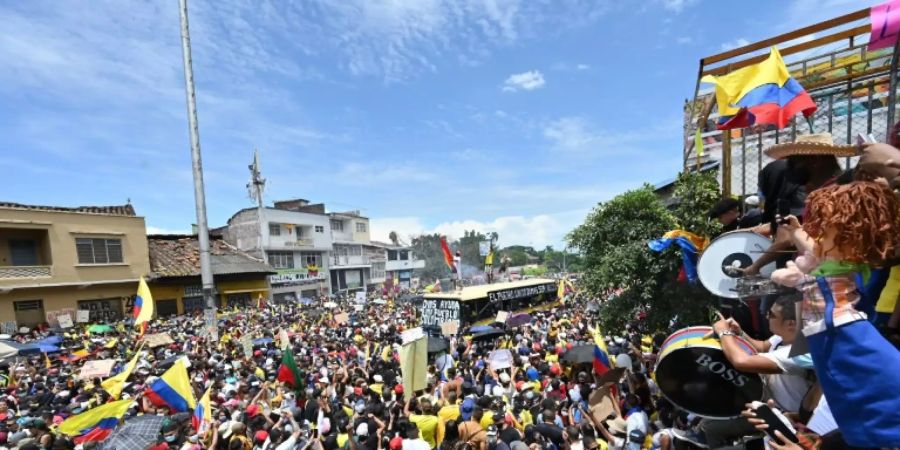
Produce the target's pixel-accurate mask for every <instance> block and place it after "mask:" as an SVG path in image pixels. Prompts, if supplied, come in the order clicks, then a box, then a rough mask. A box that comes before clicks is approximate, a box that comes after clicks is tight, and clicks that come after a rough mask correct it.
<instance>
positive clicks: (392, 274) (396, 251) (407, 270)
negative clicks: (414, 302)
mask: <svg viewBox="0 0 900 450" xmlns="http://www.w3.org/2000/svg"><path fill="white" fill-rule="evenodd" d="M372 246H374V247H378V248H381V249H382V251H384V252H385V253H386V256H387V261H386V262H385V267H384V270H385V279H390V280H395V282H396V283H397V284H398V285H399V286H400V287H401V288H404V289H410V288H412V287H414V286H412V279H413V276H412V275H413V270H415V269H422V268H424V267H425V261H424V260H421V259H416V257H415V254H414V253H413V251H412V248H411V247H409V246H405V245H397V244H388V243H384V242H375V241H373V242H372Z"/></svg>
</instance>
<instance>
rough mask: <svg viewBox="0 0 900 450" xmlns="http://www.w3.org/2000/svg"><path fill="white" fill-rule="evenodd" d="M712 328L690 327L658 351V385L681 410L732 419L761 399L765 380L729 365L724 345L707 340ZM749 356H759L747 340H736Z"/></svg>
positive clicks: (709, 416)
mask: <svg viewBox="0 0 900 450" xmlns="http://www.w3.org/2000/svg"><path fill="white" fill-rule="evenodd" d="M711 332H712V328H711V327H690V328H685V329H682V330H679V331H676V332H675V333H674V334H672V335H671V336H669V337H668V339H666V341H665V342H663V345H662V347H661V348H660V351H659V362H658V363H657V364H656V372H655V375H656V384H657V385H658V386H659V390H660V391H661V392H662V393H663V395H664V396H665V397H666V398H667V399H669V401H670V402H672V403H674V404H675V405H677V406H678V407H680V408H682V409H684V410H686V411H688V412H691V413H694V414H696V415H698V416H701V417H707V418H711V419H730V418H733V417H737V416H739V415H740V414H741V411H742V410H743V409H744V405H745V404H746V403H750V402H752V401H754V400H760V399H762V394H763V385H762V380H761V379H760V377H759V375H757V374H749V373H744V372H740V371H738V370H737V369H735V368H734V366H732V365H731V363H730V362H728V359H726V358H725V353H723V352H722V345H721V343H719V341H718V340H716V339H714V338H706V337H705V336H707V335H708V334H710V333H711ZM735 338H736V339H737V341H738V343H739V344H740V346H741V348H742V349H743V350H744V351H746V352H747V353H748V354H751V355H752V354H756V351H755V350H754V349H753V346H751V345H750V344H749V343H748V342H747V341H745V340H744V339H741V338H739V337H736V336H735Z"/></svg>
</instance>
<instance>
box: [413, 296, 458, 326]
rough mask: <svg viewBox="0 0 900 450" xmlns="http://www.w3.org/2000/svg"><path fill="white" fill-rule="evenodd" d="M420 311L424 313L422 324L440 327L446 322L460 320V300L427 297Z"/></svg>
mask: <svg viewBox="0 0 900 450" xmlns="http://www.w3.org/2000/svg"><path fill="white" fill-rule="evenodd" d="M419 311H420V312H421V313H422V326H432V327H440V326H441V324H443V323H444V322H450V321H454V320H455V321H459V301H458V300H429V299H425V300H423V301H422V306H421V307H420V310H419Z"/></svg>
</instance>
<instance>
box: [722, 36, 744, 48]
mask: <svg viewBox="0 0 900 450" xmlns="http://www.w3.org/2000/svg"><path fill="white" fill-rule="evenodd" d="M749 44H750V41H748V40H746V39H744V38H737V39H735V40H733V41H728V42H725V43H723V44H722V46H721V48H722V51H728V50H733V49H736V48H738V47H743V46H745V45H749Z"/></svg>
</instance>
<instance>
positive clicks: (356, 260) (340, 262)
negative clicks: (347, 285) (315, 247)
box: [331, 255, 371, 267]
mask: <svg viewBox="0 0 900 450" xmlns="http://www.w3.org/2000/svg"><path fill="white" fill-rule="evenodd" d="M368 264H371V261H369V257H368V256H344V255H335V256H332V257H331V266H332V267H340V266H364V265H368Z"/></svg>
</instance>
